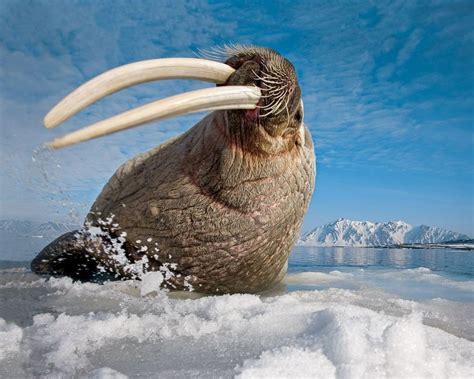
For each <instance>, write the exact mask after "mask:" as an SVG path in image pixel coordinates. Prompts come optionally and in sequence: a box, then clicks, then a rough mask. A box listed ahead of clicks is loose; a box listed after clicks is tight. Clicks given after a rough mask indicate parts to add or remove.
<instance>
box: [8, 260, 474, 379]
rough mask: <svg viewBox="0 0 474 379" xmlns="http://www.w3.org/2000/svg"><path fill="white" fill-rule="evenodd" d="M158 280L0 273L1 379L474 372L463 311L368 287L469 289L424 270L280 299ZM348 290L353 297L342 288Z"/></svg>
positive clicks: (357, 277) (331, 282)
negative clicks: (175, 286)
mask: <svg viewBox="0 0 474 379" xmlns="http://www.w3.org/2000/svg"><path fill="white" fill-rule="evenodd" d="M160 275H161V274H160V273H149V274H147V276H145V277H144V280H143V281H141V282H140V281H116V282H108V283H105V284H103V285H101V284H96V283H79V282H73V281H72V280H71V279H68V278H51V279H44V278H39V277H38V276H36V275H34V274H32V273H31V272H29V271H28V270H26V269H8V270H0V296H1V299H2V307H0V317H1V319H0V342H1V344H0V349H1V350H0V354H1V355H0V359H1V362H0V377H52V378H54V377H57V378H62V377H78V378H91V377H92V378H125V377H129V378H133V377H138V376H141V377H160V378H168V377H190V376H191V377H235V376H239V377H242V378H255V377H311V378H333V377H334V378H336V377H337V378H383V377H387V378H389V377H397V378H398V377H430V378H431V377H433V378H438V377H439V378H442V377H461V378H463V377H466V378H467V377H472V372H474V367H473V362H474V353H473V352H474V343H473V342H472V340H474V332H473V328H472V315H473V314H474V304H473V303H472V302H459V301H453V300H448V299H441V298H425V299H416V300H414V299H409V298H406V297H401V296H399V295H397V294H396V293H393V291H387V290H385V289H384V288H381V287H380V286H378V287H377V286H371V285H370V284H371V283H372V284H373V283H379V281H382V280H387V281H392V282H395V283H401V282H403V280H404V279H403V278H405V279H406V278H412V277H413V276H415V278H418V277H419V276H421V277H423V276H425V277H426V278H425V279H420V280H419V281H418V282H419V283H420V282H421V283H423V281H424V280H425V281H428V282H429V283H430V285H433V283H437V284H438V285H440V286H447V287H449V288H451V290H456V291H463V293H464V292H469V291H471V290H472V288H471V287H470V285H469V281H466V282H462V283H464V284H462V285H461V286H458V287H456V286H454V284H455V282H456V280H452V279H451V280H450V282H449V280H448V279H447V278H445V277H441V276H440V275H437V274H435V273H433V272H431V271H430V270H428V269H419V270H412V271H409V270H393V271H392V272H390V271H389V270H382V271H376V272H368V271H367V270H365V271H360V270H352V271H351V272H343V271H340V270H332V271H328V272H326V273H316V272H301V273H293V274H290V275H288V277H287V279H286V281H287V282H288V283H290V284H288V286H289V287H288V288H290V287H291V286H296V287H298V286H300V288H303V289H302V290H297V291H293V292H288V291H287V289H285V287H282V288H279V289H277V290H275V291H274V292H273V293H270V294H267V295H250V294H236V295H223V296H199V295H194V296H193V295H192V294H188V293H176V292H164V291H162V290H159V283H160V281H161V280H162V276H161V277H160ZM383 278H385V279H383ZM363 279H364V280H365V281H364V282H362V280H363ZM412 279H413V280H415V279H414V278H412ZM410 280H411V279H410ZM446 281H448V282H446ZM348 282H350V283H352V287H350V288H342V287H345V284H344V283H348ZM451 282H452V283H451ZM354 283H355V284H354ZM357 283H358V284H357ZM339 284H340V285H341V286H340V287H341V288H337V286H338V285H339ZM311 286H316V287H318V286H319V288H318V289H314V288H312V287H311ZM460 287H462V288H460ZM290 289H291V288H290Z"/></svg>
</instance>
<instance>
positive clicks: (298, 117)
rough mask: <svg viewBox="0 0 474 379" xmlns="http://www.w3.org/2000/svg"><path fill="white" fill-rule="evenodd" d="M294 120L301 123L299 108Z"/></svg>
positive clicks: (301, 116)
mask: <svg viewBox="0 0 474 379" xmlns="http://www.w3.org/2000/svg"><path fill="white" fill-rule="evenodd" d="M295 120H296V122H297V123H298V124H301V121H303V115H302V114H301V111H300V110H299V109H298V111H297V112H296V115H295Z"/></svg>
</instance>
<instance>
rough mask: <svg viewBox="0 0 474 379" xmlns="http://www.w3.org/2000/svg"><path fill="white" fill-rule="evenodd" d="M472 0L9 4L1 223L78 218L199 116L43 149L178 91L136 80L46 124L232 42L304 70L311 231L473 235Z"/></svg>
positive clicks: (0, 58)
mask: <svg viewBox="0 0 474 379" xmlns="http://www.w3.org/2000/svg"><path fill="white" fill-rule="evenodd" d="M473 24H474V2H472V1H434V2H428V1H422V2H416V1H364V2H346V1H315V0H310V1H255V0H254V1H238V2H233V1H209V2H208V1H201V0H196V1H176V0H173V1H162V0H159V1H141V0H135V1H120V0H114V1H101V0H100V1H99V0H95V1H86V0H84V1H72V0H68V1H66V0H62V1H57V0H49V1H27V0H21V1H20V0H16V1H12V0H2V1H1V2H0V62H1V64H0V123H1V125H0V133H1V134H0V137H1V138H0V159H1V165H0V196H1V197H0V200H1V202H0V212H1V218H14V219H24V220H36V221H61V222H81V220H82V218H83V217H84V215H85V214H86V212H87V211H88V209H89V208H90V206H91V205H92V202H93V201H94V199H95V197H96V196H97V195H98V194H99V192H100V190H101V188H102V186H103V185H104V184H105V183H106V181H107V180H108V178H109V177H110V176H111V175H112V174H113V172H114V171H115V170H116V168H117V167H118V166H119V165H120V164H121V163H123V162H124V161H126V160H127V159H129V158H131V157H133V156H134V155H136V154H138V153H140V152H143V151H146V150H149V149H150V148H152V147H153V146H156V145H158V144H160V143H162V142H164V141H165V140H167V139H168V138H170V137H172V136H174V135H177V134H179V133H182V132H183V131H185V130H186V129H188V128H189V127H191V126H192V125H194V123H196V122H197V121H198V120H199V119H200V118H202V117H203V114H196V115H191V116H184V117H180V118H176V119H172V120H167V121H164V122H160V123H154V124H150V125H147V126H143V127H140V128H135V129H133V130H129V131H125V132H122V133H119V134H115V135H112V136H108V137H106V138H101V139H97V140H94V141H91V142H88V143H83V144H79V145H76V146H74V147H70V148H67V149H64V150H61V151H54V152H51V151H46V150H44V149H41V146H42V145H43V144H44V143H45V142H46V141H48V140H51V139H52V138H54V137H57V136H59V135H62V134H64V133H66V132H69V131H71V130H75V129H78V128H80V127H81V126H85V125H87V124H89V123H91V122H94V121H98V120H100V119H103V118H106V117H109V116H112V115H115V114H117V113H120V112H123V111H126V110H128V109H131V108H134V107H136V106H137V105H140V104H144V103H147V102H150V101H152V100H155V99H159V98H162V97H165V96H169V95H171V94H177V93H181V92H183V91H187V90H190V89H197V88H202V87H206V86H209V85H208V84H207V85H206V84H203V83H196V82H191V81H178V80H176V81H164V82H160V83H150V84H144V85H139V86H136V87H133V88H130V89H127V90H124V91H121V92H120V93H117V94H114V95H112V96H110V97H108V98H107V99H104V100H102V101H100V102H99V103H97V104H95V105H93V106H91V107H89V108H87V109H86V110H84V111H83V112H81V113H80V114H78V115H77V116H75V117H74V118H72V119H70V120H69V121H67V122H65V123H64V124H63V125H61V126H60V127H58V128H57V129H53V130H47V129H45V128H44V127H43V126H42V118H43V117H44V115H45V114H46V113H47V112H48V110H49V109H50V108H51V107H52V106H53V105H55V104H56V103H57V102H58V101H59V100H60V99H61V98H62V97H64V96H65V95H66V94H67V93H69V92H70V91H71V90H73V89H74V88H76V87H77V86H78V85H80V84H81V83H83V82H85V81H86V80H88V79H91V78H92V77H94V76H96V75H98V74H100V73H102V72H104V71H106V70H108V69H111V68H113V67H116V66H119V65H123V64H126V63H130V62H134V61H138V60H143V59H152V58H162V57H193V56H195V54H196V51H198V49H206V48H210V47H213V46H221V45H223V44H226V43H242V44H255V45H260V46H266V47H271V48H274V49H275V50H277V51H279V52H280V53H281V54H283V55H284V56H285V57H287V58H288V59H289V60H291V61H292V62H293V64H294V65H295V67H296V70H297V74H298V78H299V82H300V86H301V89H302V93H303V100H304V104H305V123H306V124H307V125H308V126H309V128H310V130H311V134H312V137H313V140H314V143H315V150H316V155H317V170H318V172H317V178H316V189H315V192H314V195H313V198H312V201H311V204H310V208H309V210H308V213H307V216H306V218H305V222H304V226H303V229H304V230H308V229H310V228H312V227H314V226H316V225H321V224H324V223H327V222H330V221H333V220H336V219H338V218H340V217H344V218H350V219H354V220H370V221H380V222H382V221H389V220H404V221H406V222H408V223H411V224H413V225H420V224H426V225H432V226H438V227H442V228H445V229H450V230H454V231H457V232H461V233H465V234H468V235H470V236H474V225H473V215H474V195H473V192H474V191H473V187H474V134H473V126H474V115H473V110H474V28H473V27H472V25H473Z"/></svg>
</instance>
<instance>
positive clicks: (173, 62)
mask: <svg viewBox="0 0 474 379" xmlns="http://www.w3.org/2000/svg"><path fill="white" fill-rule="evenodd" d="M234 71H235V70H234V69H233V68H232V67H230V66H228V65H226V64H224V63H218V62H215V61H211V60H205V59H197V58H164V59H150V60H145V61H139V62H135V63H130V64H127V65H124V66H120V67H116V68H114V69H112V70H109V71H106V72H104V73H103V74H101V75H99V76H96V77H95V78H93V79H91V80H89V81H88V82H86V83H84V84H83V85H81V86H80V87H79V88H77V89H76V90H74V91H73V92H71V93H70V94H69V95H67V96H66V97H65V98H64V99H63V100H61V101H60V102H59V103H58V104H57V105H56V106H55V107H54V108H53V109H51V111H49V113H48V114H47V115H46V116H45V118H44V125H45V126H46V127H47V128H54V127H56V126H58V125H59V124H60V123H62V122H63V121H65V120H67V119H68V118H70V117H71V116H73V115H74V114H76V113H77V112H79V111H80V110H82V109H84V108H85V107H87V106H88V105H90V104H92V103H94V102H96V101H97V100H99V99H101V98H103V97H105V96H108V95H110V94H112V93H114V92H117V91H119V90H121V89H124V88H127V87H130V86H132V85H135V84H139V83H144V82H149V81H153V80H164V79H196V80H203V81H207V82H212V83H217V84H223V83H225V82H226V81H227V79H228V78H229V76H230V75H232V73H234Z"/></svg>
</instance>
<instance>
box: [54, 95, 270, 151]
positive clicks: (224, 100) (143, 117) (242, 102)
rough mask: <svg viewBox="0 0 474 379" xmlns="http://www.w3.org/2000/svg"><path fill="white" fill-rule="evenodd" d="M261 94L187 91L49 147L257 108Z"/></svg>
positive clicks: (114, 117)
mask: <svg viewBox="0 0 474 379" xmlns="http://www.w3.org/2000/svg"><path fill="white" fill-rule="evenodd" d="M260 97H261V92H260V89H259V88H258V87H252V86H224V87H215V88H206V89H200V90H196V91H190V92H186V93H183V94H180V95H175V96H171V97H167V98H165V99H161V100H157V101H154V102H152V103H149V104H146V105H143V106H141V107H138V108H135V109H132V110H129V111H127V112H124V113H121V114H119V115H117V116H113V117H110V118H108V119H106V120H103V121H99V122H97V123H95V124H92V125H89V126H86V127H85V128H82V129H79V130H77V131H75V132H72V133H69V134H66V135H65V136H63V137H59V138H56V139H55V140H53V141H51V142H49V143H48V146H49V147H51V148H54V149H59V148H61V147H65V146H68V145H73V144H75V143H78V142H83V141H87V140H90V139H92V138H96V137H100V136H104V135H107V134H111V133H115V132H118V131H120V130H124V129H128V128H131V127H134V126H138V125H141V124H145V123H147V122H150V121H156V120H161V119H164V118H168V117H173V116H178V115H182V114H186V113H192V112H202V111H212V110H218V109H255V108H256V106H257V103H258V101H259V100H260Z"/></svg>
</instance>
